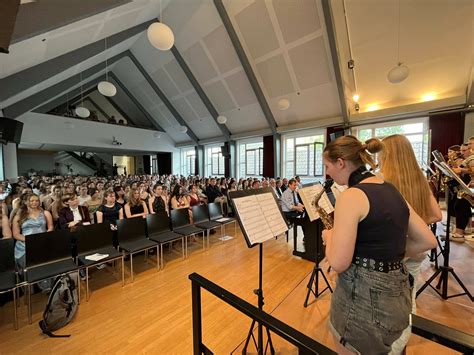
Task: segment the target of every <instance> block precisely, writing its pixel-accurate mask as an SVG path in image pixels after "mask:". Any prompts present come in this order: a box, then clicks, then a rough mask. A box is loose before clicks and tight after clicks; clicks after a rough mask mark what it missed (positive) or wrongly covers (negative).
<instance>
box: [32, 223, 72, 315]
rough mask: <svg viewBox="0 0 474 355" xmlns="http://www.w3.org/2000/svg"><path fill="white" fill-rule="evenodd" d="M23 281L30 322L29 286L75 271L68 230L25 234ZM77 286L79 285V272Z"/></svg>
mask: <svg viewBox="0 0 474 355" xmlns="http://www.w3.org/2000/svg"><path fill="white" fill-rule="evenodd" d="M25 264H26V267H25V282H26V285H27V291H28V322H29V323H30V324H31V286H32V285H33V284H36V283H38V282H40V281H44V280H47V279H50V278H55V277H57V276H61V275H64V274H68V273H71V272H74V271H77V269H78V268H77V265H76V263H75V262H74V259H73V257H72V255H71V234H70V233H69V231H68V230H57V231H52V232H45V233H38V234H30V235H27V236H25ZM77 287H80V282H79V273H78V274H77Z"/></svg>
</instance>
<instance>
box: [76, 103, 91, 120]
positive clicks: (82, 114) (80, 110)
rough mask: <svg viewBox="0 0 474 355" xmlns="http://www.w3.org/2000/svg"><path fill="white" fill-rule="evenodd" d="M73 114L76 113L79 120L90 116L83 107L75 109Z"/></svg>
mask: <svg viewBox="0 0 474 355" xmlns="http://www.w3.org/2000/svg"><path fill="white" fill-rule="evenodd" d="M74 112H76V115H78V116H79V117H81V118H87V117H89V116H90V114H91V113H90V111H89V110H88V109H87V108H85V107H84V106H79V107H76V109H75V110H74Z"/></svg>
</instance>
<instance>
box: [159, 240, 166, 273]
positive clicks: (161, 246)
mask: <svg viewBox="0 0 474 355" xmlns="http://www.w3.org/2000/svg"><path fill="white" fill-rule="evenodd" d="M160 259H161V262H160V268H161V270H163V268H164V266H165V264H164V261H163V260H164V258H163V244H160Z"/></svg>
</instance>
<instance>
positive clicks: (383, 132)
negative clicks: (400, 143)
mask: <svg viewBox="0 0 474 355" xmlns="http://www.w3.org/2000/svg"><path fill="white" fill-rule="evenodd" d="M392 134H403V126H392V127H379V128H376V129H375V136H376V137H387V136H391V135H392Z"/></svg>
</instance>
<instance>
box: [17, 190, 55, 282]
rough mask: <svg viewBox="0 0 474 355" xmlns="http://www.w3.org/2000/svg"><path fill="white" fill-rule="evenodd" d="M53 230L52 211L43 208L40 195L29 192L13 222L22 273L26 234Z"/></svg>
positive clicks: (19, 269)
mask: <svg viewBox="0 0 474 355" xmlns="http://www.w3.org/2000/svg"><path fill="white" fill-rule="evenodd" d="M52 230H53V218H52V216H51V213H49V212H48V211H45V210H43V209H42V208H41V206H40V201H39V197H38V196H36V195H35V194H33V193H31V194H28V197H27V199H26V203H25V204H24V205H22V206H21V207H20V210H19V211H18V213H17V214H16V216H15V218H13V222H12V232H13V237H14V238H15V240H16V243H15V261H16V264H17V270H18V272H19V273H20V274H22V273H23V270H24V269H25V236H27V235H31V234H37V233H44V232H51V231H52ZM41 285H43V286H45V287H44V288H45V289H46V288H49V287H50V286H51V285H50V284H49V283H48V284H47V285H46V284H40V287H42V286H41Z"/></svg>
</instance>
